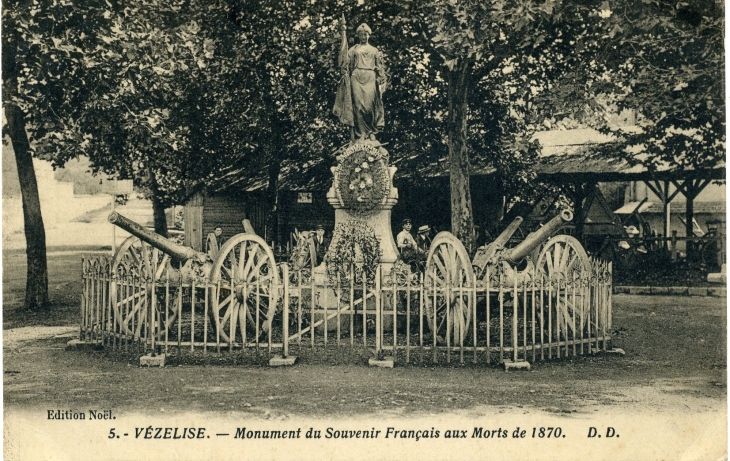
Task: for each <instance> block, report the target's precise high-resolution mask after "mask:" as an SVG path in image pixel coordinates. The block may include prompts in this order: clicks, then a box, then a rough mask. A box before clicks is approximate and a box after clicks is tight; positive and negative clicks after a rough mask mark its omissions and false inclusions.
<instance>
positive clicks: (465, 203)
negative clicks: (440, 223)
mask: <svg viewBox="0 0 730 461" xmlns="http://www.w3.org/2000/svg"><path fill="white" fill-rule="evenodd" d="M470 72H471V66H470V64H469V62H468V61H467V60H465V59H462V60H460V62H459V64H458V65H457V67H456V68H454V70H452V71H450V72H449V82H448V83H449V92H448V97H449V118H448V125H447V131H448V142H449V182H450V186H451V230H452V232H453V233H454V235H456V237H457V238H458V239H459V240H461V242H462V243H463V244H464V246H465V247H466V249H467V251H468V252H469V253H470V254H471V253H472V252H473V250H474V243H475V242H474V214H473V212H472V205H471V190H470V188H469V174H470V171H469V150H468V145H467V119H468V110H469V108H468V96H469V83H470Z"/></svg>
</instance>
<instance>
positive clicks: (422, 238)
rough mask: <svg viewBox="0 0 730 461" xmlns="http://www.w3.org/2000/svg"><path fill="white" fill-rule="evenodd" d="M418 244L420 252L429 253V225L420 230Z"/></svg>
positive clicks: (417, 237)
mask: <svg viewBox="0 0 730 461" xmlns="http://www.w3.org/2000/svg"><path fill="white" fill-rule="evenodd" d="M416 244H417V245H418V251H420V252H421V253H424V254H426V253H428V249H429V248H430V247H431V228H430V227H428V224H426V225H424V226H421V227H419V228H418V235H417V236H416Z"/></svg>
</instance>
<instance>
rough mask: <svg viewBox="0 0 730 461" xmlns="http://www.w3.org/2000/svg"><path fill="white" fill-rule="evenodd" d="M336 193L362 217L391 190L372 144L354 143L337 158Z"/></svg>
mask: <svg viewBox="0 0 730 461" xmlns="http://www.w3.org/2000/svg"><path fill="white" fill-rule="evenodd" d="M338 160H339V162H340V164H339V166H338V167H337V173H336V174H337V183H338V185H337V194H338V195H339V198H340V201H341V202H342V205H343V206H344V207H345V208H346V209H347V210H348V211H349V212H351V213H352V214H354V215H356V216H361V217H365V216H368V215H370V214H372V212H374V211H375V208H376V207H377V206H378V205H379V204H381V203H382V202H383V199H384V198H385V197H387V195H388V193H389V192H390V177H389V175H388V171H387V170H386V168H385V165H384V163H383V159H382V154H381V153H380V152H379V151H378V149H377V148H376V147H375V146H371V145H369V144H362V143H357V144H354V145H352V146H350V147H348V148H347V149H345V152H344V153H343V154H342V155H341V156H339V157H338Z"/></svg>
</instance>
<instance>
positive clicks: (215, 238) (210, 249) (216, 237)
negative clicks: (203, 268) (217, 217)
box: [205, 226, 225, 261]
mask: <svg viewBox="0 0 730 461" xmlns="http://www.w3.org/2000/svg"><path fill="white" fill-rule="evenodd" d="M224 241H225V239H224V238H223V228H222V227H221V226H215V229H214V230H213V232H211V233H210V234H208V238H207V239H206V240H205V252H206V253H208V256H210V259H212V260H213V261H215V260H216V259H217V258H218V253H219V252H220V251H221V246H223V242H224Z"/></svg>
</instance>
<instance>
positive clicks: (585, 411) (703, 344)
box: [3, 245, 727, 460]
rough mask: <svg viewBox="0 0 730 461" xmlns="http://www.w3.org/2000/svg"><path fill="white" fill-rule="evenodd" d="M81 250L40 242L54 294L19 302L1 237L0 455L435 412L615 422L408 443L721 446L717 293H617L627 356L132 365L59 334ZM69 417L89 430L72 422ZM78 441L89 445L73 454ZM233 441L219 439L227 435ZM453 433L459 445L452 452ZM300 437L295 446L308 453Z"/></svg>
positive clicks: (453, 418) (723, 396) (527, 422)
mask: <svg viewBox="0 0 730 461" xmlns="http://www.w3.org/2000/svg"><path fill="white" fill-rule="evenodd" d="M16 248H17V246H16ZM84 250H95V251H99V247H97V246H95V245H91V246H89V247H87V248H85V249H84ZM80 260H81V251H80V249H79V248H72V247H66V248H55V249H53V251H50V252H49V285H50V293H51V298H52V305H51V306H50V308H49V309H48V310H47V311H43V312H32V313H29V312H24V311H22V309H21V308H22V296H23V289H24V288H23V285H24V282H25V255H24V253H23V252H22V250H19V249H12V247H11V248H10V249H6V250H4V252H3V288H4V290H3V316H4V321H3V333H4V341H3V352H4V363H3V371H4V379H3V382H4V389H3V395H4V405H5V408H4V412H5V421H6V426H5V443H6V451H5V455H6V459H35V458H37V457H38V456H36V455H37V453H34V452H33V450H36V449H37V450H41V448H42V447H45V446H46V445H47V444H48V443H51V442H52V443H53V446H54V447H55V448H54V450H55V451H54V453H56V454H59V453H60V454H63V456H57V457H58V459H79V458H87V459H101V458H117V459H129V458H135V457H137V455H136V454H135V453H136V452H134V450H135V449H136V448H138V446H135V445H134V444H132V441H131V440H130V441H129V443H126V442H124V443H122V442H120V444H119V445H117V446H116V447H117V448H116V449H115V450H117V451H113V450H112V451H107V450H109V448H108V447H109V446H108V445H105V444H106V443H107V442H106V438H107V437H108V435H109V433H110V429H111V428H112V427H116V428H117V429H123V430H125V431H129V433H130V438H131V437H132V435H133V434H131V433H132V431H133V428H134V427H137V426H148V425H155V424H158V425H160V424H161V425H167V426H169V425H173V424H180V425H181V427H182V426H185V427H189V426H190V425H195V424H197V425H206V427H208V428H209V429H210V430H217V431H218V432H221V431H231V432H233V431H235V429H236V428H237V427H242V426H246V427H249V428H254V427H255V428H272V427H274V428H282V427H284V426H286V427H291V428H296V427H305V428H306V427H309V426H317V427H320V426H321V428H323V429H324V428H326V427H327V426H332V425H339V426H342V427H346V428H360V427H361V426H372V427H377V428H381V429H384V428H385V426H387V425H394V426H396V425H400V427H409V428H413V427H414V426H415V427H417V428H421V427H423V428H426V429H429V430H430V429H434V430H440V431H441V432H442V439H441V440H440V442H445V441H444V440H443V436H444V434H443V433H444V432H445V430H446V429H448V428H455V427H459V428H462V429H465V430H466V429H468V431H469V434H470V435H471V433H472V430H473V428H474V427H476V426H477V425H479V426H480V427H481V426H483V427H486V428H491V429H497V428H498V427H500V428H502V426H503V427H504V428H509V430H510V435H511V432H512V430H513V429H514V428H515V427H516V426H521V427H523V428H527V429H528V430H529V429H530V428H531V427H535V426H542V425H545V426H548V425H550V426H560V427H562V429H563V430H564V431H565V433H566V434H568V438H567V439H566V440H567V441H571V442H576V443H578V442H580V443H585V442H586V441H590V440H591V439H587V438H586V435H587V432H588V430H589V428H590V427H593V426H595V427H600V428H601V430H603V429H604V428H605V426H609V425H610V426H612V427H616V428H617V431H619V430H620V431H621V433H622V438H621V439H620V440H621V441H620V442H618V439H614V440H616V443H614V442H610V441H609V440H606V439H604V440H602V441H597V440H596V441H594V442H591V443H593V446H592V447H591V446H586V447H585V448H582V449H577V450H576V446H575V445H570V444H567V445H565V444H562V445H561V444H559V443H558V442H554V443H553V444H552V445H540V444H539V443H538V442H540V443H542V442H541V441H540V440H538V439H534V440H531V441H529V442H528V441H526V442H525V443H524V444H522V445H507V444H506V443H507V442H504V443H502V442H500V444H498V443H497V441H496V440H489V441H482V442H479V441H477V442H475V441H474V440H471V439H470V440H469V441H468V443H467V442H466V441H465V442H463V444H461V445H458V448H455V447H457V446H456V445H449V444H448V443H445V444H444V443H442V444H438V445H437V444H429V442H425V441H423V440H421V441H420V442H418V444H417V445H408V447H410V448H408V450H409V451H408V454H409V455H416V454H419V453H423V455H424V456H426V455H429V457H431V458H437V459H438V458H447V457H448V458H453V457H458V458H463V459H467V458H471V457H475V456H477V454H478V453H480V452H483V450H485V449H488V450H489V453H492V458H498V457H499V456H497V455H496V454H497V453H505V452H504V451H502V450H507V452H506V453H507V454H506V455H505V456H504V457H505V458H507V459H574V458H581V457H582V458H584V456H583V455H580V453H585V452H586V450H589V451H590V452H591V456H590V458H591V459H612V460H615V459H675V458H676V459H719V458H720V457H722V456H723V454H724V453H726V449H725V447H726V443H727V442H726V441H727V438H726V427H727V419H726V415H727V412H726V402H727V387H726V382H727V355H726V349H727V347H726V346H727V342H726V324H727V313H726V300H725V299H721V298H705V297H659V296H629V295H616V296H615V297H614V316H613V319H614V320H613V326H614V328H613V330H614V331H613V337H614V342H613V345H614V346H615V347H617V348H622V349H623V350H625V352H626V355H625V356H623V357H620V356H607V355H597V356H593V357H581V358H577V359H576V358H574V359H572V360H558V361H553V362H547V363H541V362H538V363H535V364H533V367H532V370H531V371H529V372H510V373H506V372H504V371H502V370H501V369H499V368H490V367H484V366H472V365H465V366H460V365H458V363H457V364H452V365H451V366H446V365H438V366H431V365H430V364H429V363H426V364H425V365H423V366H416V365H412V366H401V367H396V368H394V369H373V368H368V367H367V366H366V364H365V360H364V355H363V352H364V353H365V355H366V354H367V351H355V352H354V353H349V352H347V351H344V352H342V351H340V352H335V353H329V354H327V355H325V356H324V357H325V358H322V357H321V356H320V357H318V358H315V357H314V356H313V355H309V356H305V357H302V360H300V363H298V364H297V365H295V366H294V367H291V368H276V369H273V368H268V367H266V366H264V365H262V363H265V358H266V357H264V356H262V357H261V358H260V360H250V359H247V360H242V359H237V360H233V359H232V358H231V357H229V356H227V355H226V354H225V353H224V354H223V360H221V361H220V364H218V360H217V358H216V356H215V355H214V354H212V355H211V356H210V357H208V359H207V360H205V361H204V362H201V363H205V365H203V364H190V363H189V362H187V363H183V362H176V361H175V360H172V361H171V362H170V364H169V366H168V367H166V368H164V369H146V368H140V367H139V366H138V356H137V355H123V354H113V353H111V352H109V351H93V350H72V351H66V350H65V344H66V342H67V341H68V340H69V339H71V338H73V337H75V336H76V334H77V331H78V330H77V328H78V315H79V296H80V293H81V284H80V280H79V278H80ZM56 409H60V410H76V411H81V412H88V410H89V409H110V410H112V411H113V412H114V414H115V417H118V419H117V420H116V422H109V421H103V422H99V423H98V424H93V425H92V424H91V423H89V425H87V426H83V428H79V426H76V425H72V424H70V422H64V421H49V420H48V417H47V411H48V410H56ZM140 422H141V424H140ZM366 429H369V427H366ZM79 430H81V431H82V432H84V433H87V432H88V434H89V437H88V440H87V439H86V438H84V439H83V440H82V439H79V438H78V437H79V433H78V431H79ZM528 437H529V436H528ZM647 441H649V442H650V443H649V444H648V445H644V443H645V442H647ZM247 442H248V443H249V445H247V447H249V449H255V448H259V449H265V450H267V451H266V454H267V456H266V457H275V456H274V455H275V454H276V453H280V451H277V450H290V449H293V448H292V446H290V445H287V444H286V443H281V444H273V445H272V444H271V443H270V441H267V442H268V444H265V443H264V441H247ZM340 442H342V441H338V442H337V443H340ZM385 442H386V441H383V443H385ZM487 442H489V444H487V445H485V444H486V443H487ZM77 443H78V444H79V446H84V444H88V445H89V447H93V448H94V449H97V448H98V449H100V450H102V451H100V452H94V455H93V456H74V455H73V453H76V452H75V451H74V450H77V449H78V447H77V446H76V444H77ZM150 443H151V442H150ZM231 443H234V442H232V440H231V437H229V438H228V439H227V440H221V441H219V442H217V444H216V445H215V447H214V448H216V447H217V448H221V447H226V449H228V448H227V447H229V445H228V444H231ZM332 443H333V444H330V445H321V446H318V447H319V449H320V450H321V451H318V452H317V453H318V454H319V455H321V457H325V458H359V457H376V456H369V455H372V453H371V451H372V450H374V449H377V450H382V449H386V448H388V449H392V450H397V449H398V448H399V447H400V448H401V449H402V448H403V447H405V445H399V446H392V448H391V446H390V445H385V444H381V445H378V446H374V445H367V444H365V445H363V443H364V442H362V441H350V442H342V443H346V445H343V446H342V447H344V448H343V449H345V451H335V452H328V451H327V450H335V449H339V448H338V447H340V445H337V444H336V443H335V442H332ZM388 443H390V442H388ZM409 443H412V444H413V443H415V442H409ZM475 443H482V445H475ZM612 443H613V445H611V444H612ZM639 443H641V445H639ZM145 446H147V445H145ZM149 446H152V447H156V448H154V450H158V449H159V450H160V451H155V452H156V453H166V454H167V455H166V456H168V457H170V458H176V459H200V458H211V457H214V456H213V455H211V454H210V453H209V454H205V455H201V454H200V453H199V452H198V451H196V450H200V447H201V446H200V445H197V446H195V448H194V447H193V446H189V447H188V445H184V446H185V447H187V448H186V449H184V450H183V449H178V452H175V453H174V454H169V453H168V452H167V451H165V450H168V448H169V449H172V448H170V447H171V446H168V445H164V446H163V445H149ZM176 446H183V445H176ZM241 446H243V445H230V447H231V449H235V450H240V447H241ZM105 447H106V448H105ZM235 447H239V448H235ZM450 447H451V448H450ZM577 447H583V445H577ZM209 449H212V448H211V447H208V448H206V450H209ZM455 449H460V450H463V451H462V452H459V456H455V455H454V452H453V450H455ZM494 450H496V451H494ZM509 450H516V451H514V452H510V451H509ZM615 450H618V451H615ZM708 450H709V451H708ZM42 453H43V454H42V455H39V456H43V457H47V456H46V455H47V452H46V451H44V452H42ZM84 453H86V452H84ZM206 453H208V452H206ZM211 453H212V452H211ZM237 453H239V451H237ZM240 453H243V452H240ZM246 453H249V454H250V453H255V451H253V452H246ZM286 453H287V456H289V455H291V454H292V453H294V452H289V451H287V452H286ZM302 453H304V452H302ZM302 453H299V455H300V456H298V457H299V458H307V457H309V456H307V455H306V453H304V454H302ZM327 453H329V455H328V456H324V455H323V454H327ZM344 453H347V456H344ZM394 453H395V451H388V452H387V454H386V455H381V456H380V457H381V458H384V459H385V458H391V457H394V456H392V455H394ZM102 454H103V455H104V456H102ZM106 455H108V456H106ZM319 455H318V456H319ZM578 455H580V456H578ZM675 455H677V456H676V457H675ZM680 455H681V456H680ZM215 457H217V458H220V459H227V458H228V456H227V455H224V456H215ZM256 457H260V456H256ZM295 457H296V456H295ZM51 458H53V457H51Z"/></svg>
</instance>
